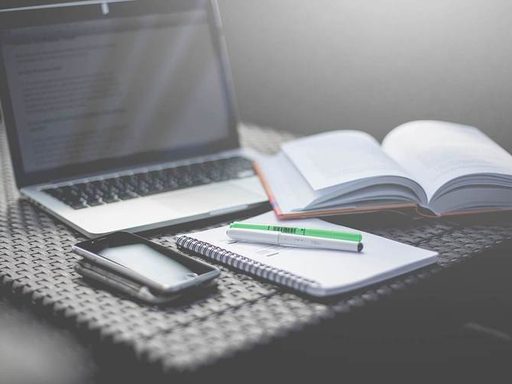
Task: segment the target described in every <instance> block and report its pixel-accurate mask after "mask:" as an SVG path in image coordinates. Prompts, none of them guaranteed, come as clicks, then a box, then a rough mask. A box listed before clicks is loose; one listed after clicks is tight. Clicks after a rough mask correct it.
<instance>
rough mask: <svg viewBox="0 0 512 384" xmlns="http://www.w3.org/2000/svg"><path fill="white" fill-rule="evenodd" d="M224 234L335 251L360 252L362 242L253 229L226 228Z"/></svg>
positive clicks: (233, 237) (277, 243)
mask: <svg viewBox="0 0 512 384" xmlns="http://www.w3.org/2000/svg"><path fill="white" fill-rule="evenodd" d="M226 235H228V237H229V238H231V239H233V240H237V241H243V242H248V243H263V244H276V245H283V246H287V247H299V248H322V249H333V250H337V251H351V252H361V251H362V249H363V243H361V242H356V241H346V240H336V239H327V238H322V237H313V236H304V235H291V234H288V233H282V232H277V231H259V230H255V229H240V228H228V229H227V230H226Z"/></svg>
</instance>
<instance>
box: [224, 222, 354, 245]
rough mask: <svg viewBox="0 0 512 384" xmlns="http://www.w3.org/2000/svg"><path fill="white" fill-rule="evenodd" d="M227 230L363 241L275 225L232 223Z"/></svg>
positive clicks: (349, 235)
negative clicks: (238, 229)
mask: <svg viewBox="0 0 512 384" xmlns="http://www.w3.org/2000/svg"><path fill="white" fill-rule="evenodd" d="M229 228H240V229H255V230H258V231H274V232H282V233H289V234H291V235H303V236H311V237H322V238H325V239H336V240H345V241H355V242H358V243H359V242H361V241H362V240H363V236H362V235H361V234H360V233H356V232H341V231H330V230H328V229H312V228H295V227H281V226H276V225H266V224H246V223H239V222H234V223H232V224H230V226H229Z"/></svg>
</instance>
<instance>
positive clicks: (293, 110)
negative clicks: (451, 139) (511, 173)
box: [220, 0, 512, 150]
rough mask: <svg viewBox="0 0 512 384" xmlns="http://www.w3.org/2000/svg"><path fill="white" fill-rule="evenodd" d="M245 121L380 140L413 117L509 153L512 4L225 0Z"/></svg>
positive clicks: (499, 0)
mask: <svg viewBox="0 0 512 384" xmlns="http://www.w3.org/2000/svg"><path fill="white" fill-rule="evenodd" d="M220 7H221V13H222V16H223V20H224V25H225V31H226V38H227V42H228V48H229V51H230V56H231V61H232V65H233V72H234V79H235V87H236V91H237V97H238V102H239V107H240V112H241V115H242V119H243V120H245V121H247V122H252V123H257V124H261V125H267V126H272V127H275V128H280V129H288V130H292V131H295V132H302V133H312V132H318V131H324V130H332V129H359V130H365V131H367V132H370V133H372V134H373V135H375V136H376V137H377V138H378V139H379V140H380V139H382V137H383V136H384V135H385V134H386V133H387V132H389V131H390V130H391V129H392V128H393V127H395V126H397V125H399V124H400V123H403V122H406V121H409V120H414V119H442V120H449V121H455V122H460V123H465V124H470V125H475V126H477V127H479V128H481V129H482V130H484V131H485V132H487V134H488V135H490V136H491V137H492V138H493V139H495V140H497V141H498V142H500V143H501V144H502V145H503V146H504V147H506V148H507V149H508V150H512V128H511V126H512V2H511V1H510V0H487V1H486V0H373V1H372V0H257V1H255V0H220Z"/></svg>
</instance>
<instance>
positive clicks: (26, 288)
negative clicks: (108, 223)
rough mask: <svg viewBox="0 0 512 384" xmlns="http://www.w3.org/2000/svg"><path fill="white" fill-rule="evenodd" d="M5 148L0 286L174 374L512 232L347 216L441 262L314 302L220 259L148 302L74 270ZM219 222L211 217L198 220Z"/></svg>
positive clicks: (166, 235)
mask: <svg viewBox="0 0 512 384" xmlns="http://www.w3.org/2000/svg"><path fill="white" fill-rule="evenodd" d="M241 134H242V143H243V144H244V145H246V146H250V147H253V148H255V149H258V150H261V151H264V152H272V151H274V150H275V149H276V147H277V145H278V143H279V142H281V141H283V140H286V139H289V138H291V137H292V136H291V135H290V134H287V133H279V132H276V131H273V130H269V129H262V128H256V127H242V128H241ZM0 150H1V169H0V172H1V173H0V180H2V183H1V184H0V284H1V285H2V286H3V287H4V290H7V291H8V292H9V294H10V295H12V296H13V297H15V298H20V299H21V298H24V299H26V300H28V301H29V302H30V303H31V305H32V306H34V307H35V308H38V309H40V310H42V312H43V313H46V314H47V315H48V316H49V317H53V318H54V319H57V320H59V321H62V322H63V323H65V324H67V326H69V327H71V328H72V329H75V330H79V331H80V332H81V334H83V335H85V339H87V340H97V342H98V343H99V344H101V345H102V346H104V347H105V348H107V349H108V348H109V346H110V347H112V346H116V348H118V349H116V350H117V351H120V350H122V351H124V352H123V353H125V355H126V356H128V358H130V359H132V361H138V362H142V363H144V365H148V366H150V367H151V370H154V371H155V372H156V371H158V372H164V373H166V374H169V375H172V374H177V373H180V374H185V375H186V374H187V372H196V371H198V370H200V369H208V368H211V367H214V366H216V365H218V364H222V363H223V362H226V361H229V359H233V358H234V356H239V355H241V354H243V353H242V352H243V351H249V350H251V349H254V348H255V347H256V346H261V345H267V344H270V343H272V342H274V341H276V340H279V339H281V338H283V337H284V336H286V335H291V334H294V333H297V332H299V331H300V330H302V329H304V328H305V327H307V326H314V325H315V324H323V323H324V322H327V320H328V319H334V318H338V317H343V316H346V314H347V313H350V312H351V311H353V310H354V308H361V307H364V306H368V305H372V303H373V302H376V301H378V300H380V299H381V298H382V297H387V296H389V295H392V294H393V292H394V291H397V290H402V289H403V288H405V287H409V286H412V285H414V284H416V283H417V281H418V280H419V279H422V278H425V277H428V276H429V275H430V274H432V273H435V272H436V271H438V270H440V269H442V268H444V267H449V266H451V265H452V264H454V263H456V262H458V261H460V260H463V259H465V258H466V257H468V256H471V255H472V254H474V253H475V252H479V251H481V250H483V249H486V248H490V247H494V246H495V245H497V244H498V243H500V242H502V241H504V240H506V239H510V238H512V220H510V216H509V217H508V218H505V219H503V218H502V217H500V218H498V219H496V218H495V217H485V218H481V217H474V218H469V219H465V220H461V221H447V220H430V219H421V220H412V219H404V220H393V221H389V220H380V219H378V218H373V217H371V216H365V217H362V218H361V217H359V218H358V217H352V218H349V217H347V218H343V219H341V220H342V222H344V223H346V224H348V225H353V226H356V227H359V228H360V229H364V230H368V231H371V232H373V233H376V234H379V235H383V236H387V237H389V238H392V239H395V240H398V241H402V242H405V243H409V244H413V245H418V246H421V247H425V248H429V249H433V250H436V251H438V252H440V262H439V266H437V267H433V268H431V269H429V270H422V271H419V272H418V273H416V274H411V275H408V276H405V277H403V278H399V279H395V280H393V281H390V282H387V283H383V284H379V285H377V286H372V287H370V288H367V289H364V290H362V291H357V292H355V293H352V294H349V295H344V296H341V297H337V298H335V299H334V300H332V301H330V302H315V301H312V300H309V299H308V298H305V297H301V296H297V295H295V294H293V293H292V292H289V291H285V290H282V289H279V288H278V287H276V286H274V285H272V284H269V283H266V282H264V281H260V280H256V279H253V278H251V277H249V276H247V275H244V274H242V273H238V272H236V271H234V270H231V269H229V268H227V267H224V266H221V265H219V268H220V269H221V271H222V276H221V277H220V278H219V284H218V290H217V291H216V292H213V293H211V294H209V295H207V296H206V297H202V298H200V299H199V300H196V301H192V302H185V303H180V304H179V305H176V306H171V307H167V308H163V309H162V308H155V307H149V306H145V305H141V304H138V303H136V302H133V301H130V300H128V299H125V298H123V297H120V296H117V295H115V294H112V293H110V292H108V291H105V290H102V289H98V288H96V287H93V286H90V285H88V284H86V283H84V282H83V281H82V280H80V279H79V276H78V275H77V274H76V273H75V272H74V270H73V266H74V264H75V262H76V261H77V256H76V255H74V254H73V253H71V252H70V249H71V245H72V244H74V243H75V242H77V241H79V240H82V239H83V237H82V236H81V235H80V234H78V233H76V232H74V231H72V230H70V229H69V228H68V227H66V226H65V225H63V224H61V223H59V222H58V221H57V220H55V219H53V218H52V217H51V216H49V215H47V214H46V213H44V212H42V211H41V210H39V209H37V208H35V207H34V206H32V205H31V204H29V203H28V202H27V201H25V200H23V199H20V198H19V195H18V193H17V191H16V188H15V185H14V180H13V175H12V172H11V165H10V161H9V155H8V149H7V144H6V139H5V137H4V133H3V132H1V135H0ZM253 213H254V212H251V214H253ZM242 216H243V215H242ZM229 219H230V220H231V219H233V218H232V217H230V218H229ZM224 220H226V218H224ZM390 223H392V225H391V224H390ZM221 224H222V222H221V221H220V220H210V221H209V222H202V223H201V226H202V227H203V228H204V227H206V226H215V225H221ZM196 225H197V224H196ZM191 229H197V228H194V227H193V226H191V225H189V226H180V227H171V228H167V229H163V230H160V231H158V232H150V233H147V234H146V235H147V236H148V237H150V238H152V239H153V240H155V241H157V242H159V243H161V244H164V245H166V246H168V247H172V248H175V243H174V237H173V236H174V235H175V234H176V233H180V232H186V231H189V230H191ZM469 238H470V239H471V242H468V241H467V239H469ZM148 363H149V364H148Z"/></svg>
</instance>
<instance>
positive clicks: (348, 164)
mask: <svg viewBox="0 0 512 384" xmlns="http://www.w3.org/2000/svg"><path fill="white" fill-rule="evenodd" d="M256 168H257V172H258V174H259V176H260V179H261V180H262V183H263V185H264V187H265V189H266V191H267V194H268V195H269V198H270V201H271V203H272V204H273V207H274V210H275V212H276V214H277V215H278V216H279V217H280V218H299V217H312V216H322V215H332V214H341V213H356V212H368V211H374V210H380V209H397V208H406V207H412V206H419V207H422V208H424V209H427V210H428V211H430V212H431V213H432V214H434V215H438V216H440V215H450V214H461V213H468V212H480V211H493V210H502V209H512V156H511V155H510V154H509V153H508V152H507V151H505V150H504V149H503V148H501V147H500V146H499V145H498V144H496V143H495V142H494V141H492V140H491V139H490V138H489V137H488V136H486V135H485V134H484V133H482V132H481V131H479V130H478V129H477V128H474V127H469V126H465V125H460V124H454V123H448V122H442V121H413V122H409V123H406V124H403V125H400V126H399V127H397V128H395V129H393V130H392V131H391V132H390V133H389V134H388V135H387V136H386V137H385V138H384V140H383V143H382V145H380V144H379V143H378V142H377V141H376V140H375V139H374V138H373V137H371V136H370V135H368V134H366V133H364V132H359V131H333V132H327V133H321V134H318V135H314V136H310V137H305V138H300V139H297V140H294V141H291V142H288V143H286V144H284V145H282V147H281V152H280V153H278V154H277V155H275V156H273V157H270V158H267V159H264V160H261V161H260V162H258V164H256Z"/></svg>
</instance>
